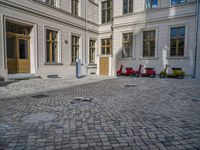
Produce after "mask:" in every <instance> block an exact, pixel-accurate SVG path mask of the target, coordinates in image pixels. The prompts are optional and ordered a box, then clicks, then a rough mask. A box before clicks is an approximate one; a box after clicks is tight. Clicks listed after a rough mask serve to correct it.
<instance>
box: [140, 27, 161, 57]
mask: <svg viewBox="0 0 200 150" xmlns="http://www.w3.org/2000/svg"><path fill="white" fill-rule="evenodd" d="M151 30H155V55H154V56H149V57H146V56H145V57H144V56H143V50H144V49H143V37H144V34H143V33H144V31H151ZM158 33H159V30H158V28H157V27H152V28H147V29H143V30H142V31H141V48H140V49H141V51H140V59H141V60H154V59H158V43H159V40H158V39H159V38H158V35H159V34H158Z"/></svg>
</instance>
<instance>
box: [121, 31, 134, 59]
mask: <svg viewBox="0 0 200 150" xmlns="http://www.w3.org/2000/svg"><path fill="white" fill-rule="evenodd" d="M122 45H123V49H122V58H131V57H132V53H133V33H124V34H123V41H122Z"/></svg>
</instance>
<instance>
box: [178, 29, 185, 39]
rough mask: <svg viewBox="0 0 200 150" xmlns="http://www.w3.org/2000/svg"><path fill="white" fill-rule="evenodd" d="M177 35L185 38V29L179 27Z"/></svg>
mask: <svg viewBox="0 0 200 150" xmlns="http://www.w3.org/2000/svg"><path fill="white" fill-rule="evenodd" d="M178 35H179V37H184V36H185V27H180V28H179V30H178Z"/></svg>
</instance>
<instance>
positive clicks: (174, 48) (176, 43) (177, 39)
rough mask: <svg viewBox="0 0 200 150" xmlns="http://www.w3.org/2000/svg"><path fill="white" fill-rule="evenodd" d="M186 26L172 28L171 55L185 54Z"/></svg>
mask: <svg viewBox="0 0 200 150" xmlns="http://www.w3.org/2000/svg"><path fill="white" fill-rule="evenodd" d="M184 46H185V27H176V28H171V45H170V48H171V50H170V56H184Z"/></svg>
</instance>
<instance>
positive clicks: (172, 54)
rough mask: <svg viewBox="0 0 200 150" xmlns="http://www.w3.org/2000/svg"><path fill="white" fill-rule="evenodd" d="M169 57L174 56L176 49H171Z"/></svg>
mask: <svg viewBox="0 0 200 150" xmlns="http://www.w3.org/2000/svg"><path fill="white" fill-rule="evenodd" d="M170 56H176V47H171V51H170Z"/></svg>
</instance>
